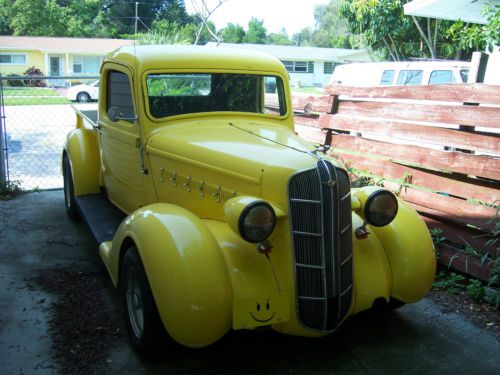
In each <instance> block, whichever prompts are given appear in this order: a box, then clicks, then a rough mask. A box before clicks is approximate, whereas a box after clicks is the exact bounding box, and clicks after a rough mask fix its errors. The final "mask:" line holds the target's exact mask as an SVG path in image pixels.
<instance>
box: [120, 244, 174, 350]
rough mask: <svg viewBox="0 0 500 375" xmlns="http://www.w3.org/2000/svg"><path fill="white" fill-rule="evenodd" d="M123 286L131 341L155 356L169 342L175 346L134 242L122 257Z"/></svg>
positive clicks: (121, 275) (137, 348)
mask: <svg viewBox="0 0 500 375" xmlns="http://www.w3.org/2000/svg"><path fill="white" fill-rule="evenodd" d="M120 288H121V293H122V300H123V305H124V312H125V318H126V320H127V327H128V332H129V337H130V341H131V342H132V346H133V347H134V349H135V350H136V351H137V352H138V353H139V354H141V355H142V356H145V357H156V356H157V355H158V354H160V351H161V350H164V349H165V348H166V346H175V343H174V341H173V340H172V339H171V338H170V337H169V336H168V334H167V332H166V330H165V328H164V327H163V323H162V321H161V318H160V314H159V313H158V309H157V308H156V303H155V301H154V298H153V294H152V292H151V288H150V287H149V282H148V278H147V276H146V272H145V271H144V267H143V266H142V262H141V259H140V257H139V254H138V252H137V249H136V247H135V246H131V247H129V248H128V249H127V250H126V252H125V255H124V256H123V259H122V264H121V269H120Z"/></svg>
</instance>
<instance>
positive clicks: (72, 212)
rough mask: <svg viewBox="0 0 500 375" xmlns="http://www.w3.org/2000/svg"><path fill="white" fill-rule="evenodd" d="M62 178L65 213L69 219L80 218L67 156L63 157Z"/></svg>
mask: <svg viewBox="0 0 500 375" xmlns="http://www.w3.org/2000/svg"><path fill="white" fill-rule="evenodd" d="M63 178H64V205H65V207H66V213H67V214H68V216H69V217H70V219H71V220H78V219H80V213H79V212H78V209H77V208H76V205H75V189H74V187H73V173H72V171H71V164H70V162H69V159H68V156H66V155H64V157H63Z"/></svg>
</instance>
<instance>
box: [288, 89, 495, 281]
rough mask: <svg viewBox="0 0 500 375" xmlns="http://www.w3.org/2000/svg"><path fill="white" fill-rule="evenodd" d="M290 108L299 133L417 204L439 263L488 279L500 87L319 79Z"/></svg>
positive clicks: (354, 171)
mask: <svg viewBox="0 0 500 375" xmlns="http://www.w3.org/2000/svg"><path fill="white" fill-rule="evenodd" d="M293 106H294V110H295V111H296V113H297V114H296V116H295V123H296V131H297V132H298V134H299V135H300V136H302V137H303V138H305V139H307V140H310V141H312V142H315V143H319V144H322V145H326V146H327V147H329V150H328V154H330V155H332V156H334V157H337V158H339V159H341V160H342V161H343V162H344V163H345V164H346V166H347V167H348V168H349V169H350V170H351V172H352V174H353V176H354V177H355V178H356V177H364V178H373V179H374V181H376V182H378V183H379V184H383V185H384V186H385V187H387V188H389V189H391V190H393V191H394V192H395V193H397V194H398V195H399V196H400V197H401V198H403V199H404V200H405V201H407V202H410V203H411V204H412V205H413V206H414V207H415V208H416V209H417V210H418V212H419V213H420V214H421V215H422V217H423V218H424V220H425V221H426V223H427V225H428V227H429V228H430V229H431V232H432V233H433V234H434V236H435V237H436V239H437V242H438V243H439V246H438V250H439V255H440V257H439V261H440V262H441V263H442V264H444V265H447V266H450V267H453V268H455V269H457V270H459V271H462V272H465V273H468V274H470V275H473V276H475V277H478V278H480V279H482V280H488V278H489V276H490V272H491V269H492V268H493V267H494V266H495V265H498V263H497V262H498V258H499V255H500V254H499V245H500V238H499V235H500V221H499V206H500V190H499V188H500V158H499V156H500V142H499V140H500V86H491V85H484V84H471V85H469V84H463V85H433V86H395V87H346V86H327V87H326V88H325V95H322V96H307V95H294V97H293ZM408 230H411V228H408ZM415 240H416V241H418V239H415ZM496 241H498V242H496Z"/></svg>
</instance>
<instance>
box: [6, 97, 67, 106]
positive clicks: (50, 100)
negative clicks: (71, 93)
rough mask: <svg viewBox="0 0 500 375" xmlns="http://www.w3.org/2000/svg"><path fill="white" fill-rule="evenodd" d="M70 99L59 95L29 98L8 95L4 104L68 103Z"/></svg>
mask: <svg viewBox="0 0 500 375" xmlns="http://www.w3.org/2000/svg"><path fill="white" fill-rule="evenodd" d="M70 103H71V101H70V100H68V99H66V98H64V97H62V96H59V97H56V96H54V97H51V98H44V97H37V96H34V97H32V98H31V97H30V98H16V97H10V98H8V97H7V98H4V105H6V106H7V105H46V104H70Z"/></svg>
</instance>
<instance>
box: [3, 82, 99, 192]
mask: <svg viewBox="0 0 500 375" xmlns="http://www.w3.org/2000/svg"><path fill="white" fill-rule="evenodd" d="M97 79H98V77H37V78H36V79H35V78H34V77H18V76H14V77H12V76H10V77H2V76H0V125H1V126H0V146H2V148H3V152H2V157H1V158H0V162H1V165H2V168H1V169H0V177H2V181H0V182H2V183H5V182H6V181H7V182H10V183H14V184H16V185H20V187H21V188H22V189H23V190H34V189H55V188H61V187H62V186H63V179H62V175H61V171H60V164H61V163H60V160H61V151H62V147H63V145H64V142H65V139H66V134H67V133H68V132H69V131H70V130H72V129H74V128H75V122H76V117H75V113H74V110H73V108H72V105H75V106H79V107H89V109H90V108H96V107H97V101H96V100H97V92H98V84H96V83H95V81H96V80H97ZM93 81H94V82H93ZM80 85H84V86H80ZM77 100H78V101H77ZM2 104H3V105H2Z"/></svg>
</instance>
